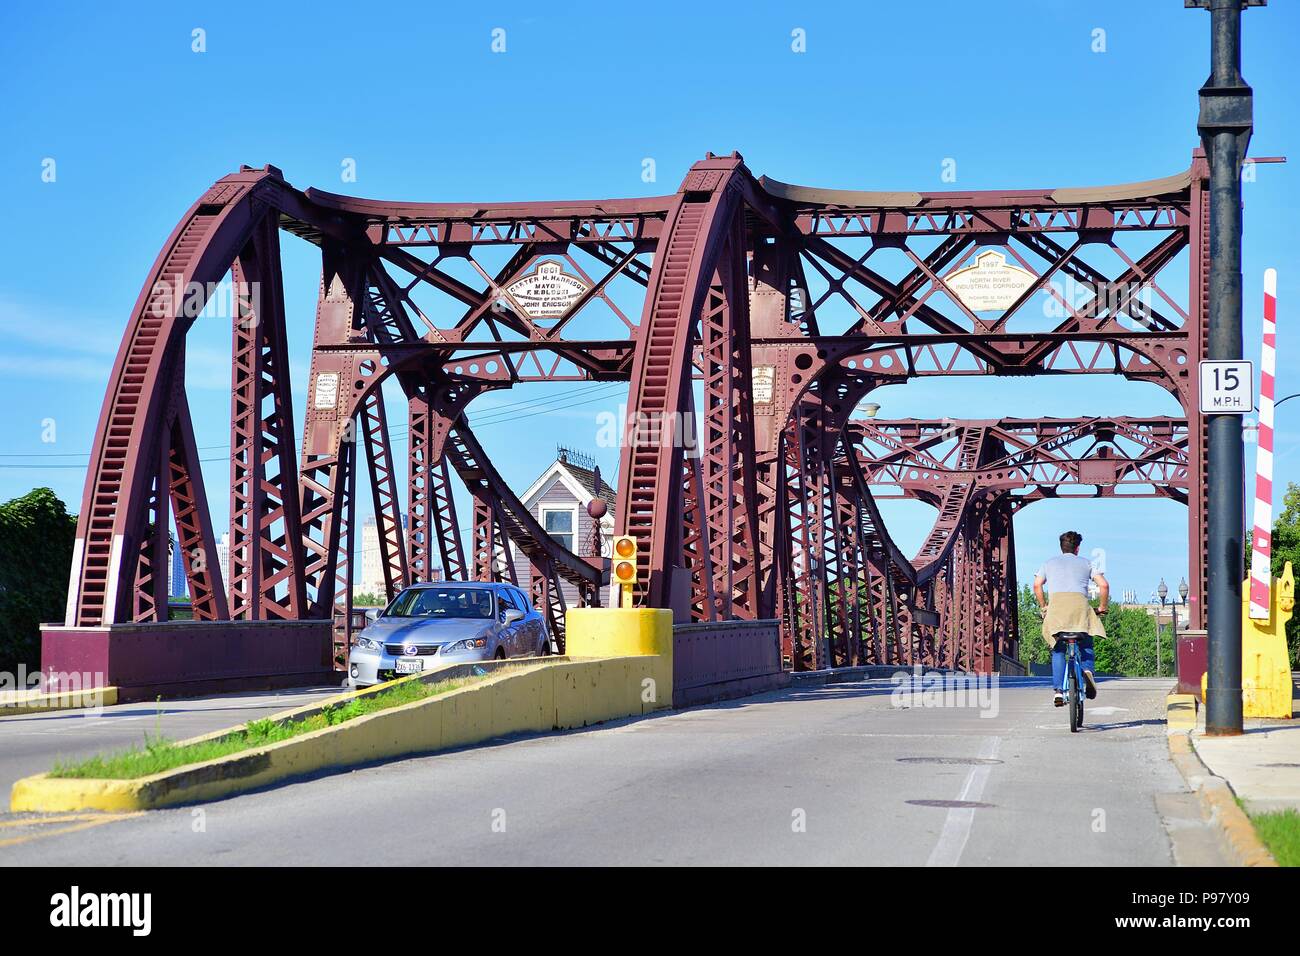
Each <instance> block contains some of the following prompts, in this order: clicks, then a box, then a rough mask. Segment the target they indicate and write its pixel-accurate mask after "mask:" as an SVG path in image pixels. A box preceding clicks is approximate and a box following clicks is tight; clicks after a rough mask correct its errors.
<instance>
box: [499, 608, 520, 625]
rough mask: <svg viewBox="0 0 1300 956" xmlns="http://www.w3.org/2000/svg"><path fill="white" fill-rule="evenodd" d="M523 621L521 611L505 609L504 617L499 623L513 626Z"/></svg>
mask: <svg viewBox="0 0 1300 956" xmlns="http://www.w3.org/2000/svg"><path fill="white" fill-rule="evenodd" d="M523 619H524V612H523V611H521V610H519V608H517V607H508V608H506V613H505V615H504V616H503V617H502V618H501V622H502V623H503V624H513V623H515V621H522V620H523Z"/></svg>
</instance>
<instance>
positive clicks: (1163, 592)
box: [1156, 578, 1169, 677]
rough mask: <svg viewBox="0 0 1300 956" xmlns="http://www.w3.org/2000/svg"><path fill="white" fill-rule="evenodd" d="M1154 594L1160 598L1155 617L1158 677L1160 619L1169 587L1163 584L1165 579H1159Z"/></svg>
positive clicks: (1157, 671) (1157, 670)
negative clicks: (1158, 612) (1158, 584)
mask: <svg viewBox="0 0 1300 956" xmlns="http://www.w3.org/2000/svg"><path fill="white" fill-rule="evenodd" d="M1156 594H1158V595H1159V596H1160V614H1157V615H1156V676H1157V677H1160V676H1161V673H1160V618H1161V615H1163V614H1164V611H1165V604H1166V603H1167V602H1168V600H1169V585H1167V584H1165V579H1164V578H1161V579H1160V586H1159V587H1157V588H1156Z"/></svg>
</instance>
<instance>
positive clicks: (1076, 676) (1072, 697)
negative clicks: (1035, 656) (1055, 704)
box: [1056, 632, 1088, 734]
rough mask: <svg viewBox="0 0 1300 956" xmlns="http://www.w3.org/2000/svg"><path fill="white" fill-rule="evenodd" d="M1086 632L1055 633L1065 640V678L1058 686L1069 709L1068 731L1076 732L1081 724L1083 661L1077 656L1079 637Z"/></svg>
mask: <svg viewBox="0 0 1300 956" xmlns="http://www.w3.org/2000/svg"><path fill="white" fill-rule="evenodd" d="M1087 636H1088V635H1087V634H1077V633H1068V632H1063V633H1060V634H1058V635H1056V639H1057V640H1058V641H1065V680H1064V682H1063V683H1062V686H1061V687H1060V688H1059V689H1060V691H1061V693H1062V694H1064V695H1065V706H1066V707H1068V708H1069V709H1070V733H1072V734H1077V733H1078V732H1079V728H1080V727H1082V726H1083V661H1082V659H1081V658H1080V657H1079V638H1081V637H1087Z"/></svg>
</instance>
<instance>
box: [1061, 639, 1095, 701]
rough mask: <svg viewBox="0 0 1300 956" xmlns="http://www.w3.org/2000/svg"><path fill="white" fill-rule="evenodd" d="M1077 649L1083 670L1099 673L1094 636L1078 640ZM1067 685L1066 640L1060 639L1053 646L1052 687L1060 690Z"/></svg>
mask: <svg viewBox="0 0 1300 956" xmlns="http://www.w3.org/2000/svg"><path fill="white" fill-rule="evenodd" d="M1076 649H1077V651H1078V654H1079V660H1080V662H1082V664H1083V669H1084V670H1086V671H1091V672H1092V673H1094V674H1095V673H1097V667H1096V664H1097V654H1096V652H1095V651H1094V650H1093V647H1092V636H1091V635H1089V636H1088V637H1081V638H1079V639H1078V644H1077V645H1076ZM1064 684H1065V639H1064V638H1060V637H1058V638H1057V639H1056V644H1055V645H1053V646H1052V686H1053V687H1054V688H1056V689H1058V690H1059V689H1060V688H1061V687H1062V686H1063V685H1064Z"/></svg>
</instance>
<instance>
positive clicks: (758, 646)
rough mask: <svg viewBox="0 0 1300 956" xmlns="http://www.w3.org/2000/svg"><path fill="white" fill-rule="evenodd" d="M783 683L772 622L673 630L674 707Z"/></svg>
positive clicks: (778, 644)
mask: <svg viewBox="0 0 1300 956" xmlns="http://www.w3.org/2000/svg"><path fill="white" fill-rule="evenodd" d="M785 680H786V672H785V670H784V668H783V667H782V666H781V626H780V622H779V621H777V620H776V619H770V620H758V621H715V622H702V623H697V624H677V625H674V626H673V706H675V707H682V706H685V705H688V704H692V703H701V702H703V701H706V700H721V699H723V698H727V697H741V696H744V695H746V694H754V693H758V692H759V691H762V690H767V689H769V688H773V687H778V686H780V685H782V684H783V683H784V682H785Z"/></svg>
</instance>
